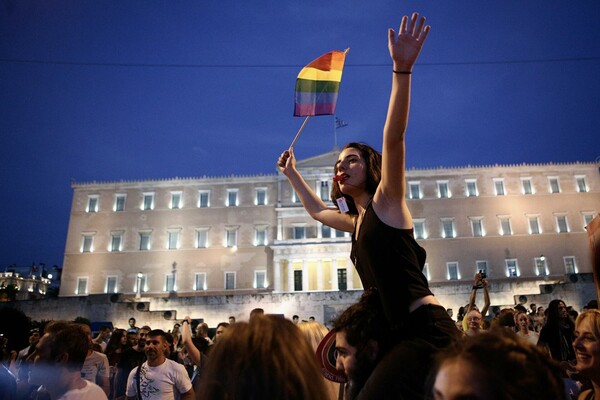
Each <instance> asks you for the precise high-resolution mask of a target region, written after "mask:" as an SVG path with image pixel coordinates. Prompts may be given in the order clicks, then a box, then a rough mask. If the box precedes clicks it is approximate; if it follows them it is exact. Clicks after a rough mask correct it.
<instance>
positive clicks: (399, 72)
mask: <svg viewBox="0 0 600 400" xmlns="http://www.w3.org/2000/svg"><path fill="white" fill-rule="evenodd" d="M392 72H393V73H395V74H402V75H410V74H412V71H396V70H394V69H393V70H392Z"/></svg>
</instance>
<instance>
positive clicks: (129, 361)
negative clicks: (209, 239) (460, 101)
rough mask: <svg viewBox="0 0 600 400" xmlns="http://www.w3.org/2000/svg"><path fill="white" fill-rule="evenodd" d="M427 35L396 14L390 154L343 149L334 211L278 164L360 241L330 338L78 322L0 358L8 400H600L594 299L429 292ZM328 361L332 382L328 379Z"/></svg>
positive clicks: (309, 201)
mask: <svg viewBox="0 0 600 400" xmlns="http://www.w3.org/2000/svg"><path fill="white" fill-rule="evenodd" d="M429 31H430V26H429V25H426V24H425V18H424V17H419V15H418V14H416V13H415V14H413V15H412V17H410V18H409V17H407V16H405V17H403V18H402V21H401V24H400V28H399V30H398V32H396V31H395V30H393V29H390V30H389V35H388V49H389V53H390V57H391V61H392V71H391V79H392V88H391V94H390V101H389V107H388V113H387V118H386V121H385V125H384V129H383V146H382V152H381V153H379V152H377V151H376V150H374V149H373V148H372V147H370V146H368V145H366V144H364V143H350V144H348V145H347V146H345V147H344V148H343V149H342V151H341V152H340V154H339V157H338V160H337V162H336V163H335V165H334V178H333V186H332V192H331V199H332V202H333V204H334V207H331V206H330V205H328V204H327V203H325V202H324V201H323V200H322V199H321V197H320V196H318V195H317V194H316V193H315V192H314V191H313V190H312V188H311V187H310V186H309V185H308V184H307V182H306V181H305V180H304V179H303V177H302V176H301V175H300V173H299V172H298V170H297V169H296V160H295V157H294V152H293V148H291V147H290V148H289V149H288V150H286V151H284V152H283V153H282V154H281V156H280V157H279V159H278V161H277V165H278V167H279V169H280V171H281V172H282V174H283V175H284V176H285V177H286V178H287V179H288V180H289V182H290V183H291V185H292V186H293V188H294V190H295V192H296V194H297V195H298V197H299V198H300V200H301V202H302V204H303V206H304V207H305V209H306V211H307V212H308V214H309V215H310V216H311V217H312V218H314V219H316V220H318V221H320V222H321V223H323V224H325V225H328V226H330V227H333V228H335V229H337V230H340V231H346V232H350V233H351V234H352V250H351V254H350V258H351V260H352V262H353V263H354V266H355V268H356V270H357V272H358V274H359V276H360V279H361V281H362V284H363V287H364V288H365V291H364V294H363V295H362V297H361V298H360V300H359V301H358V302H357V303H356V304H353V305H352V306H350V307H349V308H347V309H346V310H344V311H343V312H342V313H341V314H340V315H339V316H337V317H336V318H335V320H334V321H332V322H331V324H330V326H331V329H332V331H331V332H328V329H327V328H326V327H325V326H324V325H322V324H320V323H318V322H316V321H312V320H311V319H310V318H309V321H300V318H299V317H298V316H293V317H292V318H291V319H287V318H284V317H282V316H280V315H270V314H269V313H268V312H267V313H265V311H264V310H262V309H255V310H253V311H252V312H251V313H250V316H249V318H248V320H247V321H235V320H231V319H230V321H229V323H225V322H223V323H220V324H219V326H218V327H217V334H216V336H215V337H214V338H209V335H208V332H209V329H208V326H207V325H206V324H195V322H194V321H193V320H192V319H191V318H189V317H185V318H184V319H183V320H182V321H181V322H179V323H177V324H175V325H174V326H173V328H172V329H170V330H169V331H168V332H165V331H163V330H160V329H152V328H151V327H149V326H142V327H141V328H137V327H136V326H135V325H136V321H135V319H131V320H130V321H129V325H130V326H129V328H127V329H126V330H125V329H115V330H114V331H113V332H112V333H111V332H110V329H108V330H107V329H100V331H99V333H98V334H97V336H96V337H95V338H92V335H91V330H90V326H89V325H87V324H85V323H83V322H82V321H74V322H67V321H53V322H51V323H48V324H47V325H46V326H45V327H44V328H43V329H42V330H41V331H39V332H32V336H31V338H30V345H29V346H28V348H26V349H23V350H22V351H21V352H19V353H18V354H19V355H18V356H16V357H12V356H9V357H8V360H4V363H3V365H2V368H1V369H0V379H1V381H0V382H1V385H2V390H3V393H7V395H5V397H3V398H10V399H13V398H18V399H30V398H37V399H51V400H57V399H61V400H62V399H107V398H110V399H111V400H112V399H118V400H121V399H125V398H126V399H131V400H136V399H140V400H141V399H143V400H150V399H161V400H162V399H169V400H171V399H173V400H174V399H192V398H199V399H207V400H225V399H227V400H237V399H292V400H293V399H298V400H300V399H331V400H334V399H346V400H354V399H430V398H433V399H437V400H452V399H454V400H458V399H491V400H495V399H498V400H504V399H506V400H508V399H513V400H515V399H516V400H519V399H523V400H524V399H528V400H529V399H561V400H562V399H570V400H573V399H577V400H589V399H596V400H599V399H600V311H598V309H597V304H596V305H595V307H594V305H593V304H591V303H590V304H588V307H587V308H588V309H586V310H585V311H583V312H581V313H580V314H578V315H576V316H575V315H574V314H575V313H574V312H573V310H569V309H568V307H567V305H566V304H565V303H564V301H562V300H560V299H556V300H553V301H551V302H550V303H549V304H548V307H547V309H546V310H545V311H544V310H542V311H540V308H541V307H539V308H537V307H536V308H535V309H534V307H531V309H530V310H526V309H524V307H523V306H514V307H510V308H508V307H507V308H505V309H501V310H497V312H493V314H494V315H493V316H492V318H489V317H487V314H488V313H489V309H490V298H489V292H488V284H487V280H486V277H485V274H484V272H485V271H480V272H478V273H477V274H476V275H475V278H474V282H473V291H472V293H471V297H470V299H469V303H468V305H467V306H466V307H461V309H460V310H459V311H458V316H457V320H453V319H452V317H451V313H450V310H447V309H445V308H444V307H443V306H442V305H441V304H440V302H439V300H438V299H437V298H436V297H435V296H434V294H433V293H432V292H431V290H430V289H429V284H428V281H427V279H426V278H425V276H424V275H423V272H422V271H423V267H424V264H425V259H426V251H425V249H424V248H422V247H421V246H420V245H419V244H418V243H417V241H416V240H415V238H414V234H413V221H412V216H411V214H410V211H409V209H408V206H407V203H406V188H405V152H406V148H405V132H406V128H407V124H408V114H409V104H410V87H411V74H412V71H413V67H414V66H415V63H416V60H417V58H418V56H419V54H420V52H421V49H422V47H423V44H424V42H425V40H426V38H427V36H428V34H429ZM479 290H483V292H484V302H485V304H484V307H482V308H481V309H479V308H478V307H477V306H476V296H477V293H478V291H479ZM570 311H571V312H570ZM486 317H487V318H486ZM330 335H335V340H334V341H330V340H329V339H331V336H330ZM323 343H331V344H332V345H333V347H331V348H325V349H323V348H322V346H321V345H322V344H323ZM315 352H317V353H319V354H320V355H324V356H325V357H316V356H315ZM330 356H331V357H332V358H333V363H334V364H335V370H336V374H335V376H336V377H337V379H336V380H335V381H336V383H332V382H331V371H328V372H329V374H326V373H325V372H326V371H325V370H327V364H326V363H325V362H324V360H325V359H327V360H329V358H330ZM13 358H14V360H13ZM11 369H13V371H12V373H11V371H10V370H11ZM13 375H16V376H17V377H18V379H14V377H13ZM11 377H13V378H12V380H11ZM325 377H329V378H330V380H328V379H325ZM8 396H16V397H8Z"/></svg>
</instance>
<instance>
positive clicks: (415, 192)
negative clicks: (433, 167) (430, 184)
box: [408, 181, 421, 199]
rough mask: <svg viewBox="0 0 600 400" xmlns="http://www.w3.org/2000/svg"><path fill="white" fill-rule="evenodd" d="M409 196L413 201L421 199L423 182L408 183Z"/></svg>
mask: <svg viewBox="0 0 600 400" xmlns="http://www.w3.org/2000/svg"><path fill="white" fill-rule="evenodd" d="M408 195H409V197H410V198H411V199H420V198H421V182H417V181H414V182H408Z"/></svg>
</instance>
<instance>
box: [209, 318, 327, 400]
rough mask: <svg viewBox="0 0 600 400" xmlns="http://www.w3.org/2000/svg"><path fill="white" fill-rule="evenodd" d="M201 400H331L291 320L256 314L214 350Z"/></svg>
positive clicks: (238, 324) (225, 335) (312, 356)
mask: <svg viewBox="0 0 600 400" xmlns="http://www.w3.org/2000/svg"><path fill="white" fill-rule="evenodd" d="M200 387H201V389H200V396H199V397H198V398H199V399H206V400H225V399H227V400H243V399H270V400H284V399H285V400H304V399H326V398H327V394H326V389H325V383H324V382H323V377H322V375H321V372H320V370H319V366H318V364H317V358H316V357H315V354H314V351H313V350H312V348H311V347H310V345H309V343H308V340H306V338H305V337H304V336H303V334H302V332H301V331H300V330H299V329H298V328H297V327H296V326H295V325H294V324H293V323H292V322H291V321H289V320H287V319H285V318H281V317H278V316H270V315H256V316H254V317H252V318H251V319H250V320H249V321H248V322H236V323H235V324H233V325H231V326H230V327H229V328H228V329H227V330H226V331H225V333H223V335H221V337H220V338H219V340H218V341H217V343H216V344H215V345H214V346H213V348H212V350H211V354H210V360H209V362H208V364H207V366H206V370H205V371H204V375H203V376H202V378H201V383H200Z"/></svg>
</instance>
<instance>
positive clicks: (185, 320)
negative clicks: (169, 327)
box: [181, 319, 189, 324]
mask: <svg viewBox="0 0 600 400" xmlns="http://www.w3.org/2000/svg"><path fill="white" fill-rule="evenodd" d="M184 322H187V323H188V324H189V322H188V320H187V319H184V320H183V321H181V323H182V324H183V323H184Z"/></svg>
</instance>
